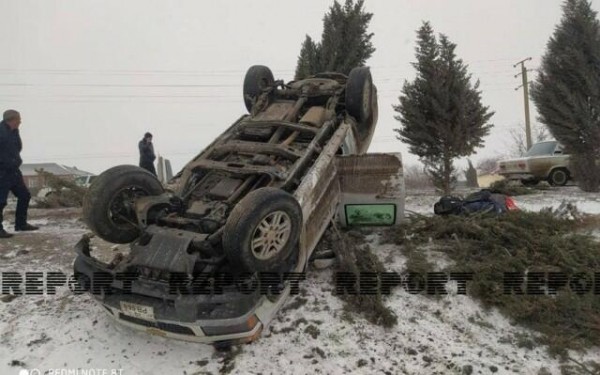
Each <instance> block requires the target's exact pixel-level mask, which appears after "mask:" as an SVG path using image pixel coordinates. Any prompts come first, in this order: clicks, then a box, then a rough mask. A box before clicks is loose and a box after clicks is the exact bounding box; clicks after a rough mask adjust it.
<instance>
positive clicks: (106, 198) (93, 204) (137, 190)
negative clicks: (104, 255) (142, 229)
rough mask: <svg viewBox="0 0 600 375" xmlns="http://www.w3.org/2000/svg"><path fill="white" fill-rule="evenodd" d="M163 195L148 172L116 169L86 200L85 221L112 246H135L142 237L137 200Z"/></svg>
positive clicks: (101, 179) (103, 177)
mask: <svg viewBox="0 0 600 375" xmlns="http://www.w3.org/2000/svg"><path fill="white" fill-rule="evenodd" d="M163 191H164V190H163V187H162V185H161V183H160V182H159V181H158V179H157V178H156V177H155V176H154V175H153V174H151V173H150V172H148V171H146V170H145V169H142V168H139V167H136V166H133V165H120V166H117V167H113V168H111V169H108V170H107V171H105V172H103V173H102V174H101V175H100V176H98V178H96V179H95V180H94V182H92V184H91V186H90V188H89V190H88V192H87V194H86V195H85V198H84V200H83V218H84V220H85V221H86V223H87V225H88V227H89V228H90V229H91V230H92V231H93V232H94V233H95V234H96V235H97V236H98V237H100V238H102V239H104V240H106V241H108V242H112V243H128V242H131V241H133V240H135V239H136V238H137V237H138V236H139V228H138V226H137V217H136V214H135V210H134V202H135V200H136V199H137V198H140V197H143V196H150V195H159V194H162V193H163Z"/></svg>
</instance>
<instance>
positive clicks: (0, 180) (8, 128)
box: [0, 109, 38, 238]
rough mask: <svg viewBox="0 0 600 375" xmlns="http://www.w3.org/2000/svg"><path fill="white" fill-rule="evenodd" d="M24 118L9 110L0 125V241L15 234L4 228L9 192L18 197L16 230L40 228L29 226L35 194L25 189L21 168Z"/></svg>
mask: <svg viewBox="0 0 600 375" xmlns="http://www.w3.org/2000/svg"><path fill="white" fill-rule="evenodd" d="M20 125H21V115H20V114H19V112H17V111H15V110H12V109H9V110H8V111H5V112H4V114H3V116H2V122H0V238H10V237H12V234H10V233H7V232H6V231H5V230H4V227H3V226H2V219H3V217H2V211H3V210H4V207H6V200H7V198H8V192H10V191H12V193H13V194H14V195H15V197H17V212H16V215H15V216H16V217H15V231H17V232H18V231H30V230H36V229H38V227H35V226H33V225H30V224H28V223H27V209H28V208H29V200H30V199H31V194H30V193H29V190H28V189H27V186H25V182H24V181H23V175H22V174H21V171H20V170H19V167H20V166H21V164H22V163H23V161H22V160H21V149H22V148H23V144H22V143H21V136H20V135H19V126H20Z"/></svg>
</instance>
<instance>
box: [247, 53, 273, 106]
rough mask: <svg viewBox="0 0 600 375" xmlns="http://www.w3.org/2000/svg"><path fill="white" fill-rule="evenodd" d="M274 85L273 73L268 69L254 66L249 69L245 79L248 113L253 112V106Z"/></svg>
mask: <svg viewBox="0 0 600 375" xmlns="http://www.w3.org/2000/svg"><path fill="white" fill-rule="evenodd" d="M274 83H275V78H274V77H273V72H271V69H269V68H268V67H266V66H263V65H254V66H251V67H250V69H248V71H247V72H246V77H245V78H244V104H246V109H248V112H252V105H253V103H254V102H255V101H256V99H257V98H258V96H259V95H260V94H262V92H263V90H264V89H266V88H267V87H269V86H273V84H274Z"/></svg>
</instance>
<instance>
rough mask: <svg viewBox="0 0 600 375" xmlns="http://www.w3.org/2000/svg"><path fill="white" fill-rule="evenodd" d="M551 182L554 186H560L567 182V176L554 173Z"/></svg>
mask: <svg viewBox="0 0 600 375" xmlns="http://www.w3.org/2000/svg"><path fill="white" fill-rule="evenodd" d="M552 182H554V184H555V185H562V184H564V183H566V182H567V174H566V173H565V172H563V171H556V172H554V175H553V176H552Z"/></svg>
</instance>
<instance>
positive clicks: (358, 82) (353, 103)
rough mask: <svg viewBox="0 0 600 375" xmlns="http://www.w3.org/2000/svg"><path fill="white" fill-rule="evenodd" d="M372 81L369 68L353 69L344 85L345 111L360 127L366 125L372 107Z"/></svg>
mask: <svg viewBox="0 0 600 375" xmlns="http://www.w3.org/2000/svg"><path fill="white" fill-rule="evenodd" d="M372 100H373V79H372V78H371V71H370V70H369V68H366V67H361V68H354V69H352V71H350V75H349V76H348V82H347V83H346V111H347V112H348V113H349V114H350V116H352V117H354V118H355V119H356V121H357V122H358V123H359V124H360V125H361V126H362V125H364V124H367V125H368V122H369V120H370V118H371V113H372V105H373V102H372Z"/></svg>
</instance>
